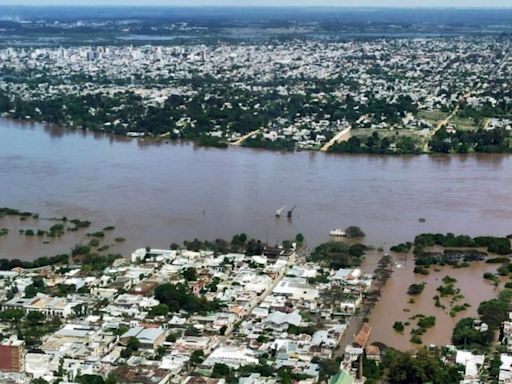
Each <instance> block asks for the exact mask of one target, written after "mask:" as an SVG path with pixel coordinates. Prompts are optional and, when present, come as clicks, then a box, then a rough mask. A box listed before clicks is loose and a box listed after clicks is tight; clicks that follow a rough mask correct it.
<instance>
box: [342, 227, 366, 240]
mask: <svg viewBox="0 0 512 384" xmlns="http://www.w3.org/2000/svg"><path fill="white" fill-rule="evenodd" d="M345 235H346V236H347V238H348V239H355V238H359V237H365V236H366V235H365V233H364V232H363V231H362V229H361V228H359V227H356V226H354V225H352V226H350V227H348V228H347V229H346V230H345Z"/></svg>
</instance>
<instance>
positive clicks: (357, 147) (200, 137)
mask: <svg viewBox="0 0 512 384" xmlns="http://www.w3.org/2000/svg"><path fill="white" fill-rule="evenodd" d="M0 96H1V95H0ZM0 115H1V116H2V118H5V119H10V120H14V121H18V120H19V121H27V120H28V121H30V122H34V123H39V124H51V125H55V126H61V127H63V128H64V129H67V130H69V131H71V132H73V131H84V132H91V133H102V134H104V135H105V136H109V135H118V136H124V137H133V136H130V135H129V134H128V133H127V132H126V131H105V130H104V129H94V128H91V127H83V126H78V127H77V126H76V125H75V124H74V123H72V122H67V123H63V122H61V121H53V120H52V119H48V120H41V119H34V118H30V119H25V118H24V117H14V116H11V115H10V114H9V113H7V112H2V110H1V109H0ZM362 131H365V130H362ZM352 133H353V134H354V135H353V136H352V137H350V138H349V139H348V140H346V141H340V142H336V143H334V144H333V145H332V146H330V147H329V149H328V150H327V151H325V152H324V153H328V154H349V155H380V156H404V155H407V156H410V155H463V154H478V153H489V154H511V153H512V134H511V132H510V131H507V130H505V129H493V130H491V131H488V130H484V129H482V128H479V129H477V130H475V131H471V132H468V131H457V132H450V133H448V132H447V130H446V128H444V127H443V128H441V129H439V130H438V131H436V132H435V134H434V135H433V136H432V138H431V139H430V140H429V141H428V142H427V143H426V145H425V144H424V143H423V142H422V140H418V139H417V138H413V137H410V136H400V135H399V134H398V133H396V134H395V139H394V140H395V141H393V140H390V139H389V138H387V137H386V136H385V135H384V137H383V136H382V133H381V134H379V131H378V130H372V133H371V135H370V136H366V133H361V134H359V132H358V130H357V129H356V130H353V131H352ZM138 138H139V139H143V140H155V141H156V142H162V141H165V142H172V143H177V142H180V141H183V142H191V143H194V144H195V145H197V146H199V147H207V148H208V147H209V148H218V149H227V148H229V147H231V146H240V147H243V148H251V149H262V150H269V151H279V152H290V153H293V152H300V151H313V152H321V151H320V149H321V146H320V145H318V146H313V147H311V148H301V149H299V148H296V142H295V141H293V140H286V139H276V140H270V139H265V138H264V137H263V135H262V134H255V135H253V136H251V137H248V138H246V139H245V140H243V142H241V143H240V144H238V143H235V142H231V141H228V140H226V139H223V138H218V137H214V136H210V135H208V134H205V133H191V134H187V135H184V136H178V135H176V134H173V133H172V132H164V133H163V134H158V135H156V134H153V133H152V132H143V135H142V136H140V137H138Z"/></svg>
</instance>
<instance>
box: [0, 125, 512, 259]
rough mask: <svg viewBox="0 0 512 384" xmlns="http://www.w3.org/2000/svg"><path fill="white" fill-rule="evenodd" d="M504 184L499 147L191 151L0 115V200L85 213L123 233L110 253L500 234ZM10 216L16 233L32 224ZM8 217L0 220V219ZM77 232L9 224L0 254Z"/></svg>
mask: <svg viewBox="0 0 512 384" xmlns="http://www.w3.org/2000/svg"><path fill="white" fill-rule="evenodd" d="M511 191H512V157H510V156H507V155H467V156H412V157H390V156H387V157H386V156H384V157H383V156H364V155H363V156H362V155H358V156H353V155H329V154H324V153H317V152H300V153H276V152H269V151H260V150H251V149H245V148H238V147H231V148H229V149H214V148H198V147H196V146H194V145H193V144H190V143H187V144H171V143H164V142H162V143H160V144H155V143H153V142H147V141H142V140H137V139H127V138H117V137H106V136H103V135H99V134H91V133H83V132H76V131H75V132H73V131H68V130H64V129H59V128H51V127H46V126H43V125H41V124H33V123H27V122H20V121H12V120H5V119H4V120H0V206H7V207H13V208H19V209H22V210H29V211H32V212H38V213H39V214H40V215H41V217H56V216H67V217H77V218H80V219H82V220H90V221H91V222H92V223H93V228H91V230H92V229H100V228H102V227H105V226H108V225H113V226H116V231H115V233H113V234H112V235H111V236H112V237H116V236H122V237H125V238H126V239H127V240H126V242H124V243H122V244H120V245H116V247H114V249H115V250H116V251H119V252H122V253H123V254H125V255H128V254H129V253H130V252H131V251H132V250H133V249H135V248H137V247H145V246H148V245H149V246H152V247H168V246H169V244H171V243H172V242H182V241H183V240H187V239H194V238H200V239H215V238H227V239H230V238H231V236H232V235H233V234H234V233H238V232H246V233H248V234H249V235H250V236H252V237H255V238H260V239H262V240H266V239H268V240H269V242H271V243H272V242H277V241H279V240H283V239H287V238H293V237H294V236H295V235H296V234H297V233H299V232H301V233H303V234H304V235H305V237H306V241H307V243H308V245H309V246H314V245H316V244H318V243H320V242H322V241H325V240H328V233H329V230H330V229H332V228H335V227H346V226H349V225H358V226H360V227H362V228H363V230H364V231H365V232H366V233H367V239H366V240H367V243H369V244H372V245H374V246H376V247H379V246H383V247H384V248H386V247H389V246H391V245H393V244H396V243H397V242H401V241H407V240H412V239H413V238H414V236H415V235H416V234H418V233H421V232H427V231H436V232H449V231H451V232H455V233H465V234H470V235H477V234H479V235H480V234H482V235H483V234H495V235H507V234H509V233H511V232H512V226H511V223H512V193H511ZM285 204H287V205H288V207H291V206H293V205H295V204H296V205H297V208H296V209H295V211H294V216H293V219H292V220H291V221H288V220H287V219H286V217H284V218H280V219H276V218H275V217H274V212H275V210H276V209H277V208H280V207H281V206H283V205H285ZM285 212H286V210H285ZM421 217H423V218H425V219H426V223H423V224H422V223H420V222H419V221H418V219H419V218H421ZM8 220H11V221H12V219H8ZM16 220H17V225H18V227H16V229H26V228H29V227H30V228H33V227H34V225H32V223H30V222H29V223H27V222H20V221H19V220H18V219H16ZM7 224H9V225H12V223H6V219H1V221H0V227H2V226H8V225H7ZM51 224H52V223H48V224H45V225H46V226H47V227H48V226H50V225H51ZM43 226H44V225H43ZM81 235H82V237H83V235H85V234H84V233H82V234H80V233H78V234H77V233H75V234H72V235H67V236H65V238H63V239H61V240H60V241H51V242H50V243H49V244H44V247H43V248H41V241H40V240H38V239H29V240H27V239H26V238H25V237H23V236H19V235H18V233H17V231H16V232H12V231H11V233H10V234H9V235H8V236H6V237H4V238H2V239H0V258H1V257H17V258H20V259H25V260H29V259H33V258H35V257H37V256H41V253H44V254H46V255H53V254H55V253H57V252H68V251H69V249H70V248H71V247H72V246H73V245H74V244H76V242H77V241H79V240H80V236H81ZM107 240H111V239H107ZM41 249H43V250H44V251H41Z"/></svg>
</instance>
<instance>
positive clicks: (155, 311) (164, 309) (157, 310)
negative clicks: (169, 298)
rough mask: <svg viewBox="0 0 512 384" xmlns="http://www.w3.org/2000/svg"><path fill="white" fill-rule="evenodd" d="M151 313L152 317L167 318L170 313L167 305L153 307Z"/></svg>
mask: <svg viewBox="0 0 512 384" xmlns="http://www.w3.org/2000/svg"><path fill="white" fill-rule="evenodd" d="M149 313H150V315H152V316H167V314H168V313H169V307H168V306H167V304H158V305H155V306H154V307H152V308H151V310H150V311H149Z"/></svg>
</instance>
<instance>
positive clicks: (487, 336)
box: [452, 317, 493, 348]
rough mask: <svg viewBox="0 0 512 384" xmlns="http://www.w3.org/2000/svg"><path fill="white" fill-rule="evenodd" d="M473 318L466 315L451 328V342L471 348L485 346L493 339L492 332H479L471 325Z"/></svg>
mask: <svg viewBox="0 0 512 384" xmlns="http://www.w3.org/2000/svg"><path fill="white" fill-rule="evenodd" d="M474 321H475V319H473V318H471V317H467V318H464V319H461V320H460V321H459V322H458V323H457V324H456V325H455V327H454V328H453V332H452V343H453V345H455V346H456V347H461V348H473V347H486V346H488V345H489V344H490V343H491V342H492V340H493V332H492V331H490V330H489V331H487V332H480V330H478V329H475V327H474V326H473V324H474Z"/></svg>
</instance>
